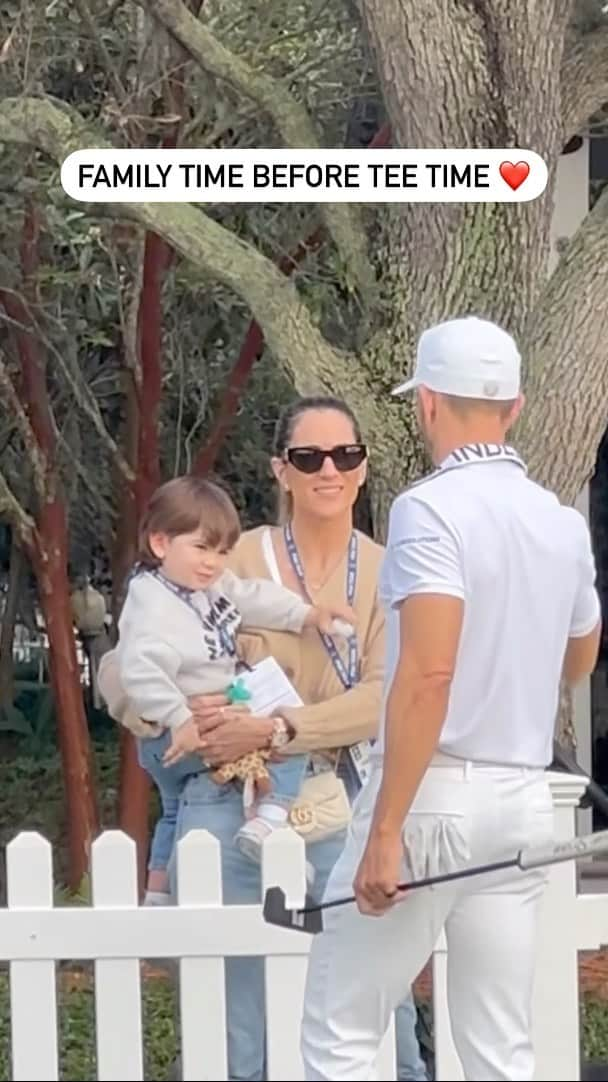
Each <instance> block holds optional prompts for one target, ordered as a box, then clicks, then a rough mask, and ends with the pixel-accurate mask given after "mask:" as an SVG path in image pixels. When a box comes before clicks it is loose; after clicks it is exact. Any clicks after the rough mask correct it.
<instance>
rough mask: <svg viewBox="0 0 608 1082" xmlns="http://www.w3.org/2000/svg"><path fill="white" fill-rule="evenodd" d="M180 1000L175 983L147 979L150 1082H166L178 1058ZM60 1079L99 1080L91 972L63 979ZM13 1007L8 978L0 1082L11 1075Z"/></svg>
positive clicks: (0, 1025) (1, 988) (1, 981)
mask: <svg viewBox="0 0 608 1082" xmlns="http://www.w3.org/2000/svg"><path fill="white" fill-rule="evenodd" d="M175 1005H176V997H175V993H174V990H173V986H172V985H171V983H170V982H169V981H168V980H167V979H166V978H165V979H163V978H162V977H153V978H148V979H144V982H143V1027H144V1040H143V1045H144V1057H145V1075H144V1077H145V1078H146V1079H148V1080H149V1082H163V1080H164V1079H167V1078H168V1077H170V1076H169V1071H170V1067H171V1064H172V1062H173V1059H174V1057H175V1054H176V1047H177V1040H176V1026H175ZM58 1008H59V1009H58V1014H59V1019H58V1021H59V1060H60V1066H59V1077H60V1078H61V1079H63V1082H83V1079H88V1078H96V1077H97V1066H96V1051H95V998H94V989H93V984H92V981H91V977H90V967H87V968H86V969H85V968H83V969H82V970H80V969H76V970H74V971H66V970H65V969H64V971H63V973H61V974H60V979H59V995H58ZM9 1012H10V1001H9V989H8V975H7V974H6V973H0V1082H8V1080H9V1079H10V1078H11V1077H12V1076H11V1071H10V1013H9Z"/></svg>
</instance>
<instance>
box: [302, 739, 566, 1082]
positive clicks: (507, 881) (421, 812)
mask: <svg viewBox="0 0 608 1082" xmlns="http://www.w3.org/2000/svg"><path fill="white" fill-rule="evenodd" d="M380 779H381V774H380V768H377V769H376V770H375V772H374V773H373V774H372V776H371V778H370V780H369V782H368V784H367V785H366V786H365V788H364V789H363V790H362V791H361V792H360V794H359V796H358V798H357V802H356V804H355V808H354V814H353V822H352V824H351V828H350V831H349V834H348V837H347V840H346V844H345V848H344V850H343V852H342V855H341V857H340V858H339V859H338V861H337V862H336V864H335V866H334V869H333V873H332V875H331V876H330V879H329V882H328V885H327V891H326V895H325V900H326V901H329V900H331V899H332V898H338V897H343V896H344V895H349V894H352V883H353V879H354V876H355V873H356V870H357V866H358V863H359V860H360V857H361V855H362V852H363V848H364V846H365V842H366V840H367V834H368V829H369V823H370V818H371V814H372V812H373V809H374V803H375V798H376V794H377V792H378V787H379V784H380ZM552 838H553V806H552V800H551V793H550V789H549V786H548V783H547V781H546V779H545V776H544V774H543V772H542V771H538V770H529V769H525V768H513V767H501V766H485V765H484V766H481V765H477V764H473V763H468V762H464V761H463V760H458V759H453V758H450V759H448V757H446V756H437V757H436V759H435V760H434V761H433V763H432V764H431V766H430V768H429V770H428V771H427V774H426V776H425V778H424V779H423V781H422V783H421V785H420V788H419V790H418V793H417V796H416V799H415V801H414V804H413V806H412V809H411V811H410V813H409V814H408V816H407V819H406V822H405V826H404V840H405V843H406V849H407V852H408V858H409V862H408V864H407V866H406V864H405V862H404V867H403V879H407V878H416V879H418V878H420V877H422V876H426V875H434V874H437V873H441V872H449V871H453V870H455V869H456V868H457V867H462V866H463V865H465V864H469V863H470V864H485V863H486V862H489V861H494V860H504V859H509V858H511V857H515V856H516V855H517V851H518V850H519V849H520V848H522V847H524V846H526V845H536V844H539V845H542V844H545V843H547V842H549V841H550V840H552ZM545 882H546V869H543V868H541V869H536V870H531V871H527V872H522V871H520V870H519V869H517V868H516V869H514V870H509V871H506V872H505V871H502V872H493V873H488V874H487V875H483V876H479V877H477V876H473V877H471V878H469V879H461V880H456V881H454V882H452V883H448V884H441V885H440V886H436V887H431V888H424V889H421V890H419V891H414V892H412V894H411V895H409V896H406V897H405V899H404V900H403V901H402V902H399V903H398V904H397V905H395V906H394V907H393V908H391V909H390V910H389V911H388V912H387V913H386V914H384V915H383V916H382V917H368V916H363V915H362V914H360V913H359V911H358V909H357V907H356V906H355V905H354V904H353V905H347V906H342V907H337V908H335V909H330V910H327V911H326V912H325V913H324V931H323V932H322V933H321V934H320V935H318V936H317V937H316V938H315V939H314V941H313V943H312V945H311V954H310V963H309V969H308V976H307V983H306V992H305V1000H304V1016H303V1023H302V1041H301V1047H302V1056H303V1060H304V1067H305V1077H306V1079H307V1082H317V1080H331V1082H342V1080H346V1079H348V1080H349V1082H355V1080H369V1079H373V1078H375V1077H376V1076H375V1073H374V1061H375V1058H376V1054H377V1052H378V1048H379V1045H380V1043H381V1040H382V1038H383V1036H384V1034H385V1032H386V1029H387V1027H388V1025H389V1022H390V1018H391V1014H392V1012H393V1010H394V1009H395V1007H396V1006H397V1004H398V1003H399V1002H400V1000H401V999H402V998H403V996H404V994H405V992H406V991H407V989H408V988H409V987H410V985H411V983H412V981H414V980H415V978H416V976H417V975H418V973H419V972H420V970H421V969H422V968H423V967H424V965H425V964H426V962H427V960H428V959H429V957H430V956H431V954H432V951H433V949H434V947H435V944H436V942H437V939H438V936H439V934H440V931H441V929H442V927H444V928H445V934H446V939H447V947H448V1002H449V1009H450V1020H451V1028H452V1034H453V1038H454V1043H455V1045H456V1049H457V1052H458V1054H459V1056H460V1059H461V1062H462V1066H463V1071H464V1075H465V1078H466V1079H467V1080H468V1082H494V1080H502V1079H508V1080H510V1082H519V1080H523V1082H528V1080H531V1079H532V1078H533V1076H534V1057H533V1050H532V1046H531V1038H530V1030H531V1017H530V1015H531V999H532V989H533V980H534V967H535V945H536V944H535V940H536V925H537V919H538V912H539V903H540V901H541V899H542V894H543V889H544V884H545Z"/></svg>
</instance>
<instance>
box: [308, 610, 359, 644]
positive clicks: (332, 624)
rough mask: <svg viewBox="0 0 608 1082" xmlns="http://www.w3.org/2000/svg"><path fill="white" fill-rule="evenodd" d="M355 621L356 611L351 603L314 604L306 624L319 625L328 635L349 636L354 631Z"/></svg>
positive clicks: (320, 629) (309, 625)
mask: <svg viewBox="0 0 608 1082" xmlns="http://www.w3.org/2000/svg"><path fill="white" fill-rule="evenodd" d="M355 622H356V616H355V613H354V612H353V610H352V609H351V608H350V606H349V605H332V606H331V607H329V608H322V607H320V606H318V605H313V607H312V609H311V610H310V612H309V614H308V616H307V617H306V620H305V621H304V625H305V626H308V627H317V628H318V629H319V631H323V632H324V633H325V634H326V635H342V636H344V638H348V636H349V635H352V634H353V633H354V630H355Z"/></svg>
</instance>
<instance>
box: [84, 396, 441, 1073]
mask: <svg viewBox="0 0 608 1082" xmlns="http://www.w3.org/2000/svg"><path fill="white" fill-rule="evenodd" d="M272 467H273V471H274V474H275V477H276V480H277V484H278V486H279V493H280V498H281V503H282V505H283V508H284V512H285V513H284V514H283V515H282V518H283V519H284V525H281V526H275V527H272V526H270V527H268V526H262V527H257V528H255V529H252V530H249V531H247V532H246V533H245V534H243V535H241V536H240V538H239V540H238V541H237V543H236V545H235V546H234V548H232V550H231V551H228V548H229V546H225V547H226V551H225V553H224V555H225V559H226V562H227V568H228V575H229V576H230V574H231V575H232V576H233V580H234V581H237V582H238V581H240V583H241V586H237V588H236V594H237V596H234V597H233V598H232V600H234V602H235V605H236V608H237V609H238V610H240V613H241V616H242V618H243V619H242V623H241V627H240V629H239V630H238V631H237V633H236V642H237V645H238V654H239V656H240V657H241V658H242V659H243V660H244V661H245V662H246V663H248V664H249V665H254V664H256V663H257V662H258V661H260V660H262V659H263V658H266V657H268V656H271V657H274V658H275V659H276V661H277V662H278V664H279V666H280V667H281V669H282V670H283V672H284V673H285V675H286V676H287V677H288V678H289V680H290V681H291V683H292V684H293V686H294V688H295V689H296V691H297V693H298V694H299V696H300V698H301V700H302V701H303V703H304V704H305V705H302V706H290V707H283V708H281V709H280V712H279V714H278V715H277V713H273V715H272V716H270V717H257V716H253V715H251V714H249V713H247V712H246V711H244V710H243V709H242V708H240V709H239V708H238V705H237V704H234V703H233V704H231V703H230V702H229V699H228V698H227V697H226V695H225V694H223V693H219V694H211V695H203V696H195V695H194V691H192V693H191V694H190V697H189V699H188V709H189V711H191V714H190V715H189V716H193V717H194V719H195V722H196V724H193V725H192V726H191V727H190V729H189V730H188V734H186V733H182V739H181V743H180V741H179V740H176V738H175V737H173V740H172V738H171V736H170V735H167V734H165V745H164V747H165V750H164V752H163V755H164V757H165V762H169V763H173V764H174V765H176V766H177V765H179V764H181V770H182V780H181V781H180V783H179V786H178V787H177V788H176V789H175V790H174V793H173V804H172V805H171V813H172V814H173V815H174V814H175V811H177V824H176V831H175V840H176V841H177V840H179V838H181V837H183V836H184V835H185V834H187V833H188V832H189V831H190V830H192V829H205V830H208V831H210V833H212V834H214V835H215V836H216V837H217V838H218V839H219V841H220V843H221V852H222V875H223V898H224V903H225V904H227V905H231V904H241V905H242V904H255V903H257V902H258V901H259V900H260V897H261V879H260V867H259V858H258V859H256V852H259V846H260V845H261V843H262V841H263V838H264V837H265V835H266V833H267V832H268V830H269V829H273V825H278V824H280V825H284V822H285V819H286V816H289V814H290V806H291V805H290V801H291V800H292V798H293V790H290V791H289V793H287V794H286V795H287V798H288V799H283V798H282V796H280V797H279V799H278V800H274V799H272V789H273V786H274V788H275V789H276V787H277V785H278V788H279V789H280V788H281V785H280V781H279V780H278V779H280V773H279V771H278V762H277V771H276V774H274V775H273V770H272V768H271V769H270V774H271V779H270V780H271V798H269V803H270V806H271V807H272V806H274V808H275V809H276V808H277V807H279V808H284V809H285V814H278V815H277V814H276V813H275V812H273V813H272V814H271V815H269V813H268V807H267V806H266V805H264V799H265V798H264V797H261V798H260V801H261V803H260V806H259V807H258V809H257V816H256V818H255V819H253V820H251V821H250V822H253V823H254V824H255V825H254V827H253V829H250V830H249V834H247V829H245V835H246V838H245V843H244V840H243V794H242V786H241V785H240V784H235V783H234V782H227V783H220V782H218V780H216V779H215V778H214V773H215V771H217V769H218V768H222V767H223V766H225V765H226V764H233V763H234V762H235V761H237V760H241V759H242V757H243V756H247V755H249V754H250V753H255V752H259V751H262V752H263V753H264V754H265V755H268V754H270V755H271V756H272V757H273V758H276V759H277V760H282V762H284V763H289V762H290V761H291V760H294V761H295V760H297V762H298V764H299V766H298V770H300V768H301V767H302V768H303V772H304V773H303V777H304V785H307V784H308V785H309V788H310V791H311V792H312V791H313V789H314V782H315V780H317V779H319V778H322V784H324V785H326V786H327V787H328V791H329V792H330V793H331V792H332V791H335V794H336V801H335V802H334V805H333V806H334V808H338V809H339V808H340V801H339V794H340V792H344V790H343V789H342V788H341V781H340V779H343V782H344V784H345V786H346V791H347V793H348V798H349V800H352V799H353V797H354V796H355V795H356V792H357V788H358V785H359V784H360V783H359V781H358V779H357V770H356V768H354V764H355V763H356V761H357V758H358V754H357V753H359V752H363V756H364V753H365V746H366V742H367V741H368V740H370V739H372V740H373V739H374V738H375V736H376V731H377V725H378V720H379V715H380V707H381V697H382V690H383V689H382V677H383V664H384V616H383V613H382V611H381V609H380V606H379V603H378V600H377V594H376V586H377V580H378V571H379V566H380V562H381V559H382V556H383V550H382V548H381V547H380V546H379V545H377V544H376V543H375V542H374V541H372V540H371V539H370V538H369V537H367V536H366V535H365V534H363V533H361V532H359V531H358V530H355V529H353V508H354V505H355V502H356V500H357V497H358V495H359V492H360V489H361V487H362V485H363V484H364V482H365V479H366V470H367V452H366V448H365V446H364V445H363V443H362V441H361V434H360V431H359V427H358V424H357V422H356V419H355V417H354V416H353V414H352V412H351V411H350V409H349V408H348V407H347V406H346V404H345V403H344V402H342V401H340V400H337V399H333V398H310V399H301V400H299V401H296V402H295V404H294V405H292V406H291V407H290V408H289V409H288V410H287V411H286V412H285V413H284V414H283V416H282V417H281V418H280V420H279V423H278V425H277V429H276V435H275V446H274V456H273V459H272ZM165 570H166V568H165ZM235 577H236V578H235ZM233 580H232V579H230V580H229V581H230V582H231V584H232V582H233ZM248 580H254V581H255V583H257V584H258V586H257V588H258V590H259V586H260V583H262V582H264V583H265V584H266V587H267V588H268V589H269V590H270V591H273V590H274V591H275V592H274V594H272V597H273V601H272V603H271V605H270V610H273V612H271V611H270V610H269V608H268V604H266V606H265V607H264V605H263V606H262V611H260V608H259V604H258V608H257V609H256V608H255V604H254V606H253V608H251V606H250V608H249V609H247V603H248V602H247V599H246V600H245V607H243V604H242V600H243V597H244V596H245V594H246V590H245V593H244V592H243V589H244V588H243V585H242V584H243V583H245V584H246V583H247V582H248ZM239 590H240V593H239ZM285 591H287V592H288V593H285ZM280 598H282V599H283V600H282V602H280V601H279V600H278V599H280ZM288 598H291V600H288ZM257 600H258V601H259V597H258V599H257ZM281 604H282V605H283V609H282V610H281ZM277 605H278V607H279V610H281V611H278V610H277V608H276V606H277ZM350 610H352V612H353V617H354V618H353V623H354V627H355V630H354V634H352V633H351V634H349V633H348V628H344V626H343V625H341V626H339V627H338V628H335V627H332V623H331V621H332V618H333V617H336V616H337V617H342V618H343V619H345V618H348V614H349V611H350ZM155 611H157V613H158V614H159V616H158V619H159V627H158V632H159V635H160V634H161V633H162V624H161V623H160V620H161V616H160V608H159V609H157V610H155ZM214 630H217V628H214ZM336 630H338V631H340V632H341V634H342V635H344V634H346V641H345V639H344V637H340V634H336V633H335V632H336ZM328 631H332V634H328V633H327V632H328ZM294 632H295V633H294ZM153 633H154V627H151V626H148V635H149V636H151V642H153V641H154V634H153ZM121 635H122V631H121ZM117 649H120V643H119V647H118V648H117ZM113 654H115V651H113ZM105 660H106V665H105V666H104V668H103V670H102V672H100V686H101V689H102V693H103V694H104V695H105V697H106V700H107V701H108V703H109V706H110V711H111V713H112V714H113V715H114V717H116V718H117V719H118V720H121V721H122V722H123V723H124V724H127V725H130V726H131V727H132V728H133V729H136V730H137V731H138V733H140V732H144V731H145V726H144V727H143V728H142V725H143V723H142V722H141V720H138V719H136V718H135V717H134V715H133V711H132V709H131V710H129V709H126V706H127V702H126V701H125V698H124V692H123V695H122V696H121V695H119V694H117V692H116V671H115V669H114V665H115V660H114V659H113V658H112V657H111V656H110V655H106V659H105ZM128 663H129V662H128V657H125V658H123V660H122V665H123V668H122V673H123V674H126V673H128V669H127V667H126V666H127V664H128ZM134 680H135V682H136V683H137V677H136V676H133V674H132V675H131V680H130V681H129V680H128V679H127V683H128V684H129V688H130V690H128V691H127V696H126V698H127V700H131V699H133V698H135V699H136V700H137V701H138V702H140V699H139V698H138V697H137V696H136V695H134V694H133V691H132V689H133V687H134V683H133V681H134ZM144 683H145V677H144V675H143V674H140V682H139V684H138V685H137V686H139V687H143V686H144ZM216 686H217V685H216ZM142 717H144V718H146V720H147V721H149V720H150V717H149V716H146V713H145V712H143V711H140V712H139V718H140V719H141V718H142ZM182 720H183V719H182ZM155 732H156V733H158V730H156V731H155ZM149 735H150V734H148V736H149ZM153 743H154V744H155V743H156V741H150V740H149V739H148V741H147V742H146V741H145V740H143V739H142V740H141V741H140V747H141V748H142V749H143V750H142V752H141V753H140V754H142V756H143V755H145V754H146V751H145V747H146V744H147V747H148V748H149V747H150V746H151V745H152V744H153ZM350 750H352V752H353V755H350V754H349V751H350ZM147 754H148V758H149V756H150V753H149V751H148V752H147ZM142 762H144V765H148V768H149V764H146V762H145V760H144V759H143V758H142ZM155 764H156V773H154V776H155V778H156V777H157V775H158V774H159V771H160V774H161V776H162V771H163V770H164V769H167V768H166V767H163V765H162V759H161V758H159V756H158V755H157V756H156V758H155ZM300 765H301V766H300ZM338 775H339V777H338ZM293 776H294V775H293V771H292V772H291V777H292V778H293ZM295 776H296V778H297V780H298V785H300V784H301V779H302V774H301V773H299V772H298V773H296V775H295ZM302 788H303V787H302ZM167 807H168V805H165V811H167ZM265 807H266V812H265V810H264V809H265ZM296 811H297V808H296ZM273 816H274V821H273ZM294 821H295V822H296V823H297V819H296V820H294ZM166 825H167V824H166V823H165V827H166ZM345 831H346V821H345V820H343V821H342V822H337V823H336V829H335V830H334V832H333V833H331V834H329V836H326V837H323V838H321V840H315V841H311V842H309V843H307V847H306V849H307V862H308V867H309V870H310V872H311V887H310V893H311V895H313V896H314V897H316V898H318V899H320V897H321V895H322V893H323V890H324V887H325V883H326V881H327V878H328V875H329V873H330V871H331V868H332V866H333V864H334V862H335V860H336V859H337V857H338V855H339V853H340V850H341V848H342V844H343V841H344V835H345ZM305 837H306V835H305ZM149 885H150V884H149ZM363 964H364V962H363ZM263 979H264V978H263V960H262V959H257V958H227V959H226V981H227V995H226V1001H227V1025H228V1063H229V1078H230V1079H234V1080H242V1082H255V1080H261V1079H263V1078H265V1052H264V1046H265V1042H264V995H263ZM415 1021H416V1013H415V1008H414V1004H413V1001H412V999H411V998H410V997H408V999H407V1000H406V1001H405V1002H404V1003H403V1004H402V1005H401V1007H400V1008H399V1010H398V1012H397V1018H396V1022H397V1050H398V1055H397V1059H398V1078H399V1079H426V1072H425V1067H424V1064H423V1061H422V1059H421V1056H420V1051H419V1047H418V1042H417V1039H416V1034H415V1028H414V1027H415Z"/></svg>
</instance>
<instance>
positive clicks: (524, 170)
mask: <svg viewBox="0 0 608 1082" xmlns="http://www.w3.org/2000/svg"><path fill="white" fill-rule="evenodd" d="M529 172H530V166H529V165H528V163H527V162H517V164H516V165H515V164H514V163H513V162H501V165H500V175H501V177H502V179H503V180H504V181H505V182H506V183H507V184H508V185H509V187H510V188H512V189H513V191H514V192H515V191H517V189H518V188H519V186H520V184H523V182H524V180H525V179H526V177H527V176H528V173H529Z"/></svg>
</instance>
